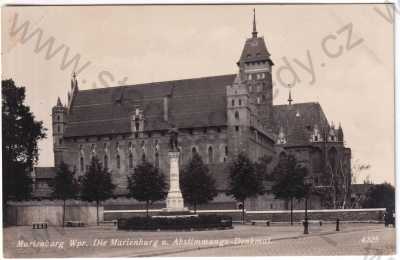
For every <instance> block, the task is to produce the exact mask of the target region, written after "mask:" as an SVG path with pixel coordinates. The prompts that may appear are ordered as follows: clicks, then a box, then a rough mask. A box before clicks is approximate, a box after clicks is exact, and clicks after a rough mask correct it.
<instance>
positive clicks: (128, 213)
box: [104, 208, 385, 222]
mask: <svg viewBox="0 0 400 260" xmlns="http://www.w3.org/2000/svg"><path fill="white" fill-rule="evenodd" d="M159 212H161V210H160V209H152V210H149V214H150V215H157V214H159ZM384 212H385V209H380V208H378V209H321V210H309V211H308V218H309V219H310V220H322V221H336V218H339V219H340V221H383V214H384ZM197 213H198V214H217V215H228V216H230V217H232V220H233V221H239V220H241V216H242V211H241V210H198V211H197ZM145 215H146V212H145V211H144V210H122V209H121V210H105V211H104V220H114V219H118V218H131V217H136V216H145ZM245 218H246V220H267V219H268V220H271V221H272V222H289V221H290V210H279V211H278V210H276V211H245ZM302 220H304V210H293V221H302Z"/></svg>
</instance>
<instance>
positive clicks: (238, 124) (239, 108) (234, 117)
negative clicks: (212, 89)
mask: <svg viewBox="0 0 400 260" xmlns="http://www.w3.org/2000/svg"><path fill="white" fill-rule="evenodd" d="M226 96H227V120H228V135H229V136H230V138H229V139H228V140H229V141H228V147H229V151H230V153H232V154H230V157H231V158H234V157H235V156H236V155H237V154H238V153H239V152H241V151H246V150H247V146H248V144H247V143H246V142H247V140H248V138H247V136H248V134H249V131H250V130H249V129H250V128H249V127H250V120H251V114H250V103H249V102H250V100H249V93H248V91H247V86H246V85H245V84H242V82H241V81H240V76H239V75H237V76H236V78H235V81H234V82H233V84H232V85H230V86H227V88H226ZM231 155H232V156H231Z"/></svg>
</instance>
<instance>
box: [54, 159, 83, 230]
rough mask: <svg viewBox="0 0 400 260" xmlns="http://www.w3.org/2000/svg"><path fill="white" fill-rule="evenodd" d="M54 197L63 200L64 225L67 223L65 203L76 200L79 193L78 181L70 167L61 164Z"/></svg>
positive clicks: (55, 182) (56, 177)
mask: <svg viewBox="0 0 400 260" xmlns="http://www.w3.org/2000/svg"><path fill="white" fill-rule="evenodd" d="M52 188H53V197H54V198H57V199H61V200H63V202H64V203H63V218H62V223H63V224H62V225H63V226H64V222H65V201H66V200H67V199H72V198H75V197H76V196H77V194H78V192H79V185H78V181H77V180H76V179H75V171H70V170H69V168H68V165H67V164H66V163H64V162H61V163H60V165H59V166H58V169H57V173H56V176H55V178H54V180H53V182H52Z"/></svg>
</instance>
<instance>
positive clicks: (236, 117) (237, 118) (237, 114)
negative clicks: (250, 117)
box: [235, 111, 239, 120]
mask: <svg viewBox="0 0 400 260" xmlns="http://www.w3.org/2000/svg"><path fill="white" fill-rule="evenodd" d="M235 119H236V120H239V112H238V111H235Z"/></svg>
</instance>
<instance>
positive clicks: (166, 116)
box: [164, 95, 169, 121]
mask: <svg viewBox="0 0 400 260" xmlns="http://www.w3.org/2000/svg"><path fill="white" fill-rule="evenodd" d="M168 103H169V95H168V96H166V97H164V121H168Z"/></svg>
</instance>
